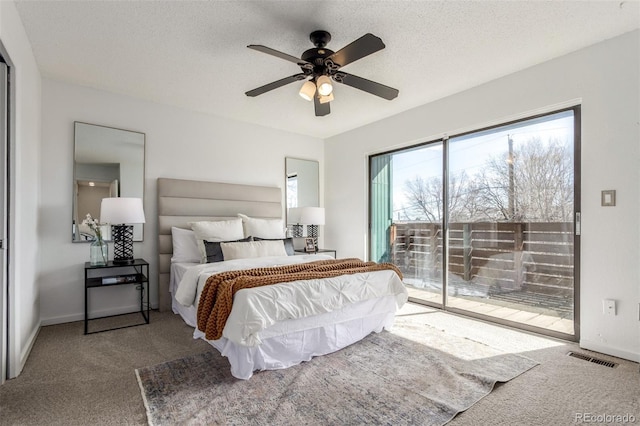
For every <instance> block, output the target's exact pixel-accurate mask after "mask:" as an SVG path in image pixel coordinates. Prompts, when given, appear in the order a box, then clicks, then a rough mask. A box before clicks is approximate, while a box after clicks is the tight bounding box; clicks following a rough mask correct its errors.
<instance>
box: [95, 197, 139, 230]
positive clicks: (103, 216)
mask: <svg viewBox="0 0 640 426" xmlns="http://www.w3.org/2000/svg"><path fill="white" fill-rule="evenodd" d="M100 222H102V223H110V224H112V225H120V224H130V223H144V222H145V220H144V208H143V207H142V199H141V198H126V197H115V198H103V199H102V204H101V205H100Z"/></svg>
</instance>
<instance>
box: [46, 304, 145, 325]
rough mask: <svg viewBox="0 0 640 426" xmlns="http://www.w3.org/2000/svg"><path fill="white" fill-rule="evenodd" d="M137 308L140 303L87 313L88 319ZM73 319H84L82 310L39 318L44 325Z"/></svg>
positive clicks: (131, 311)
mask: <svg viewBox="0 0 640 426" xmlns="http://www.w3.org/2000/svg"><path fill="white" fill-rule="evenodd" d="M139 310H140V305H131V306H118V307H117V308H109V309H102V310H98V311H93V312H91V314H90V315H89V319H91V318H98V317H106V316H109V315H120V314H128V313H135V312H138V311H139ZM75 321H84V312H82V313H79V314H70V315H62V316H58V317H52V318H43V319H42V320H41V325H42V326H46V325H55V324H64V323H67V322H75Z"/></svg>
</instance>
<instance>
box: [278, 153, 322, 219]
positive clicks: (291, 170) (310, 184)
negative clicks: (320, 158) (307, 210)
mask: <svg viewBox="0 0 640 426" xmlns="http://www.w3.org/2000/svg"><path fill="white" fill-rule="evenodd" d="M285 172H286V174H285V176H286V179H287V210H288V209H290V208H292V207H319V206H320V184H319V175H318V162H317V161H313V160H301V159H299V158H288V157H287V158H286V159H285Z"/></svg>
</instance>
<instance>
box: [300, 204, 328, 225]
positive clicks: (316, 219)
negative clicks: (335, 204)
mask: <svg viewBox="0 0 640 426" xmlns="http://www.w3.org/2000/svg"><path fill="white" fill-rule="evenodd" d="M300 210H301V212H300V223H302V224H305V225H324V208H323V207H302V208H301V209H300Z"/></svg>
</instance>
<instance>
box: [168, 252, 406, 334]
mask: <svg viewBox="0 0 640 426" xmlns="http://www.w3.org/2000/svg"><path fill="white" fill-rule="evenodd" d="M323 259H331V257H330V256H326V255H320V254H317V255H304V256H282V257H281V256H277V257H262V258H256V259H237V260H230V261H224V262H217V263H208V264H201V265H195V266H193V267H191V268H189V270H187V272H186V273H185V274H184V276H183V277H182V280H181V281H180V283H179V285H178V288H177V291H176V293H175V298H176V300H177V301H178V302H179V303H180V304H182V305H184V306H197V303H198V300H199V298H200V293H201V291H202V288H203V286H204V284H205V283H206V280H207V278H208V277H209V276H211V275H213V274H216V273H219V272H224V271H233V270H239V269H251V268H258V267H267V266H280V265H289V264H296V263H304V262H311V261H315V260H323ZM385 296H393V297H394V298H395V301H396V305H397V307H401V306H402V305H403V304H404V303H405V302H406V301H407V298H408V294H407V290H406V288H405V286H404V284H403V283H402V280H400V278H399V277H398V276H397V275H396V273H395V272H393V271H391V270H384V271H375V272H365V273H358V274H352V275H343V276H339V277H333V278H324V279H316V280H305V281H295V282H292V283H283V284H275V285H269V286H264V287H257V288H253V289H243V290H240V291H238V292H237V293H236V295H235V297H234V302H233V307H232V309H231V314H230V315H229V319H228V320H227V323H226V325H225V328H224V330H223V337H225V338H227V339H229V340H230V341H232V342H235V343H237V344H240V345H243V346H250V347H251V346H257V345H259V344H260V343H261V336H260V335H261V332H263V331H264V330H265V329H267V328H268V327H270V326H271V325H273V324H275V323H276V322H278V321H284V320H288V319H298V318H305V317H310V316H313V315H318V314H324V313H328V312H333V311H337V310H340V309H342V308H343V307H345V306H347V305H350V304H354V303H357V302H361V301H366V300H372V299H377V298H381V297H385Z"/></svg>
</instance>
